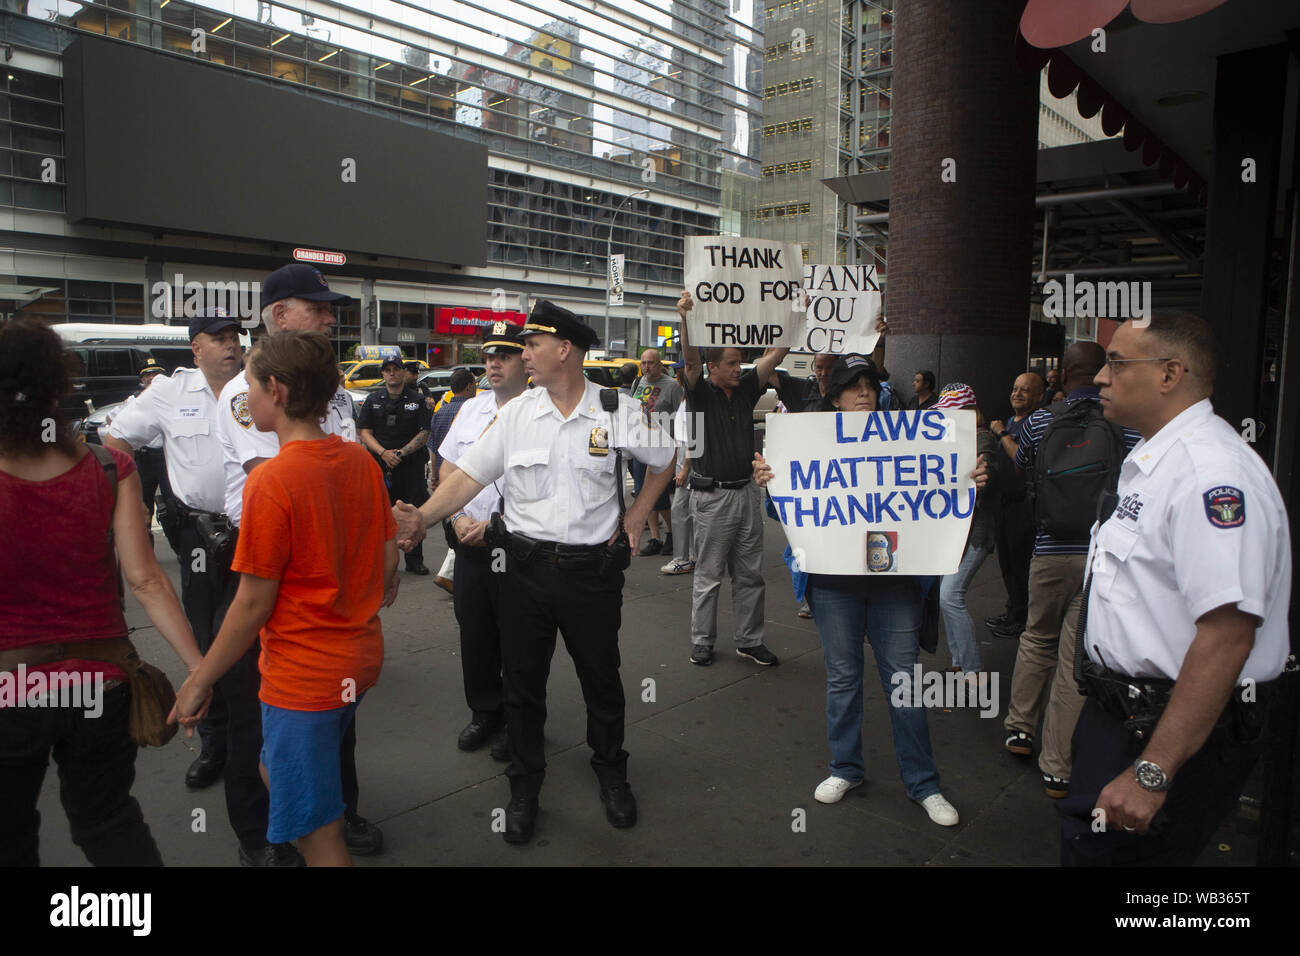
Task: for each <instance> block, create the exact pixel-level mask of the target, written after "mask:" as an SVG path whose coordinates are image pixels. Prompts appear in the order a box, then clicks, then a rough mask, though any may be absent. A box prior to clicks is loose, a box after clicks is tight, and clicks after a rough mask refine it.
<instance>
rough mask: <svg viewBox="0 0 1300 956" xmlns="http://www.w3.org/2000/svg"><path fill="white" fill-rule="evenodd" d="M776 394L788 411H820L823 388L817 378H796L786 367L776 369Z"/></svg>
mask: <svg viewBox="0 0 1300 956" xmlns="http://www.w3.org/2000/svg"><path fill="white" fill-rule="evenodd" d="M776 380H777V383H778V384H779V388H777V390H776V394H777V396H778V397H780V399H781V403H782V404H783V405H785V410H786V411H788V412H820V411H821V410H822V390H821V386H819V385H818V384H817V379H815V378H795V377H794V376H793V375H791V374H790V373H789V372H787V371H786V370H785V369H783V368H781V369H777V370H776Z"/></svg>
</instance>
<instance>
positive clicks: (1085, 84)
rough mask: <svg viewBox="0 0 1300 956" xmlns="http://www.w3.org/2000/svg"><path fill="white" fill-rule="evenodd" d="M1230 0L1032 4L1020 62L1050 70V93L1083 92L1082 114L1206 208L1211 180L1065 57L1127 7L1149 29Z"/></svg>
mask: <svg viewBox="0 0 1300 956" xmlns="http://www.w3.org/2000/svg"><path fill="white" fill-rule="evenodd" d="M1225 2H1227V0H1131V2H1130V0H1029V2H1028V3H1027V4H1026V5H1025V12H1024V14H1023V15H1022V16H1021V18H1020V36H1018V37H1017V38H1016V57H1017V59H1018V60H1019V62H1020V63H1021V65H1022V66H1024V67H1026V68H1027V69H1031V70H1034V71H1037V70H1041V69H1042V68H1043V67H1044V66H1046V67H1047V88H1048V89H1049V90H1051V91H1052V95H1053V96H1055V97H1057V98H1058V99H1064V98H1065V97H1067V96H1069V95H1070V94H1071V93H1072V92H1074V90H1075V89H1076V88H1077V89H1078V91H1079V94H1078V98H1077V101H1076V102H1077V105H1078V108H1079V113H1080V115H1082V116H1083V117H1085V118H1087V119H1091V118H1092V117H1094V116H1096V115H1097V114H1098V112H1100V113H1101V128H1102V131H1103V132H1105V134H1106V135H1107V136H1114V135H1115V134H1117V133H1118V132H1119V131H1120V130H1123V131H1124V148H1125V149H1127V150H1128V151H1129V152H1135V151H1137V150H1138V149H1141V150H1142V162H1143V163H1145V164H1146V165H1148V166H1156V167H1157V168H1158V170H1159V172H1160V175H1161V177H1162V178H1164V179H1172V180H1173V182H1174V185H1175V186H1177V187H1178V188H1179V189H1183V188H1186V189H1187V190H1188V192H1190V193H1191V194H1192V195H1194V196H1196V197H1197V198H1198V199H1199V200H1200V202H1201V203H1205V201H1206V200H1207V198H1208V197H1209V186H1208V185H1207V184H1206V182H1205V180H1203V179H1201V177H1200V176H1198V175H1197V174H1196V173H1194V172H1192V170H1191V167H1190V166H1189V165H1188V164H1187V163H1186V162H1185V161H1184V160H1183V159H1182V157H1180V156H1179V155H1178V154H1177V153H1175V152H1174V151H1173V150H1172V149H1170V148H1169V147H1168V146H1166V145H1165V144H1164V143H1162V142H1161V141H1160V140H1159V139H1158V138H1157V137H1156V136H1155V135H1154V134H1152V133H1151V131H1150V130H1148V129H1147V128H1146V127H1144V126H1143V125H1142V124H1141V123H1140V122H1138V121H1137V120H1136V119H1134V118H1133V116H1132V114H1131V113H1130V112H1129V111H1128V110H1127V109H1125V108H1124V106H1123V104H1121V103H1120V102H1119V101H1118V100H1116V99H1115V97H1113V96H1112V95H1111V94H1110V93H1108V92H1107V91H1106V90H1105V89H1103V88H1102V86H1101V84H1099V83H1097V81H1096V80H1094V79H1093V78H1092V77H1090V76H1089V75H1088V74H1087V73H1085V72H1084V71H1083V70H1082V69H1080V68H1079V66H1078V65H1077V64H1076V63H1075V62H1074V61H1072V60H1071V59H1070V58H1069V57H1067V56H1066V55H1065V54H1064V53H1063V52H1061V50H1060V49H1058V48H1059V47H1063V46H1068V45H1070V44H1071V43H1076V42H1078V41H1079V40H1083V39H1086V38H1088V37H1090V36H1092V32H1093V31H1094V30H1096V29H1097V28H1099V27H1104V26H1106V24H1108V23H1110V21H1111V20H1114V19H1115V17H1117V16H1119V15H1120V14H1121V13H1122V12H1123V11H1124V8H1125V7H1128V8H1129V10H1130V11H1131V12H1132V14H1133V15H1134V16H1135V17H1137V18H1138V19H1139V20H1143V21H1145V22H1147V23H1176V22H1177V21H1179V20H1189V19H1191V18H1192V17H1195V16H1200V15H1201V14H1202V13H1206V12H1208V11H1210V10H1213V9H1214V8H1215V7H1218V6H1221V5H1222V4H1224V3H1225Z"/></svg>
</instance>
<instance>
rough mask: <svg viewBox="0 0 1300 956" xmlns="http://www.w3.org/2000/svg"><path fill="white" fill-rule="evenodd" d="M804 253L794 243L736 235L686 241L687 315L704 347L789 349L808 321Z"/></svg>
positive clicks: (692, 331)
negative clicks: (805, 319)
mask: <svg viewBox="0 0 1300 956" xmlns="http://www.w3.org/2000/svg"><path fill="white" fill-rule="evenodd" d="M802 277H803V253H802V252H801V251H800V249H799V247H798V246H797V245H795V244H794V243H792V242H770V241H767V240H764V239H741V238H738V237H736V236H688V237H687V238H686V289H687V291H689V292H690V294H691V297H692V298H693V299H694V300H695V307H694V308H693V309H691V311H690V313H689V315H688V316H687V323H688V324H687V329H686V331H687V334H688V335H689V336H690V341H691V345H693V346H696V347H699V348H708V347H716V346H726V345H730V346H735V347H737V348H769V347H772V346H777V347H785V346H790V345H793V344H795V331H796V326H798V325H801V324H802V322H803V312H804V305H803V299H802V297H801V296H800V293H799V290H800V289H801V288H802V283H801V279H802Z"/></svg>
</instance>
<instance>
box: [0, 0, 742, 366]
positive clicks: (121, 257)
mask: <svg viewBox="0 0 1300 956" xmlns="http://www.w3.org/2000/svg"><path fill="white" fill-rule="evenodd" d="M761 15H762V14H761V11H760V10H758V9H757V5H756V3H755V2H754V0H610V2H602V0H597V2H595V3H594V4H588V3H583V4H582V5H578V4H576V3H567V2H561V0H546V2H545V3H541V2H539V3H535V4H534V3H529V2H523V0H497V2H488V0H483V2H470V0H420V2H403V0H353V2H346V0H345V2H331V3H319V2H313V3H310V4H307V3H305V2H304V3H300V4H295V3H293V2H289V3H266V2H260V0H212V2H193V0H107V2H97V3H78V2H71V0H0V43H3V44H4V45H5V48H6V50H7V51H8V60H7V63H6V64H5V65H6V67H7V69H6V70H5V72H4V73H3V74H0V76H2V77H3V81H4V84H5V86H4V92H5V95H4V96H3V97H0V216H3V217H5V218H6V219H8V220H9V221H10V223H9V228H7V229H6V230H5V231H6V233H7V234H8V236H9V238H7V239H0V313H4V314H17V313H39V314H42V315H46V316H48V317H50V318H51V319H55V320H58V319H65V320H69V321H112V322H128V323H129V322H139V321H141V320H142V319H144V320H148V319H149V316H150V313H151V309H150V302H149V298H150V292H149V290H150V289H151V287H152V285H153V281H154V280H155V279H156V278H157V277H159V276H161V277H164V278H166V279H170V277H171V276H172V275H173V274H175V273H181V274H184V275H185V276H186V278H187V279H188V278H189V277H191V276H193V277H194V278H196V279H197V280H198V281H200V282H202V281H212V280H218V281H232V280H249V281H252V280H255V279H256V278H257V277H259V276H260V275H264V274H265V272H266V271H268V269H267V268H265V267H264V266H263V264H265V265H268V266H270V267H274V264H275V263H276V262H277V261H279V262H282V261H288V257H289V254H290V252H291V251H292V249H291V247H286V246H285V245H284V244H283V243H279V242H276V241H274V237H270V236H266V237H261V236H256V235H249V234H247V233H241V234H239V235H233V236H232V235H230V234H225V235H216V234H207V233H205V232H204V230H203V226H202V219H203V217H202V215H198V216H196V217H195V224H194V226H193V227H192V228H189V227H187V228H186V230H184V231H176V230H171V229H153V228H139V227H138V226H139V224H138V223H137V224H135V226H136V227H135V228H132V227H129V226H122V225H121V224H120V223H119V224H114V225H105V224H98V223H87V222H77V221H72V220H71V218H70V214H69V206H68V196H67V181H66V178H65V171H66V169H67V168H68V165H69V163H70V162H71V163H72V164H73V165H75V159H76V157H70V156H69V155H68V139H69V137H68V135H67V130H65V115H64V113H65V111H64V105H65V104H64V96H63V82H62V77H63V72H64V71H63V69H62V66H63V63H62V58H63V53H64V51H65V49H66V48H67V46H68V44H69V43H71V42H72V41H73V40H74V39H76V38H77V37H78V36H85V35H96V36H100V37H105V38H109V39H112V40H116V41H123V42H126V43H129V44H135V45H138V46H140V47H145V48H149V49H150V50H152V51H154V52H155V54H156V55H157V56H159V57H170V58H180V59H184V60H189V61H201V62H202V63H204V64H206V65H209V66H216V67H220V68H223V69H225V70H229V71H232V73H235V74H238V75H240V76H242V77H245V78H248V79H249V80H251V81H255V82H257V83H259V84H264V85H267V86H270V87H274V88H278V89H288V90H293V91H295V92H296V93H299V94H301V95H302V96H305V97H308V98H310V99H312V100H313V101H320V102H326V103H329V104H332V105H334V106H337V107H338V108H340V109H349V110H358V111H364V112H367V113H369V114H371V115H374V116H380V117H385V118H388V119H390V120H392V121H394V122H396V123H401V124H404V125H407V126H413V127H417V128H423V129H427V130H429V131H430V132H431V133H436V134H441V135H442V136H448V137H453V138H456V139H459V140H464V141H468V142H472V143H475V144H481V145H482V146H483V147H486V151H487V169H486V172H485V176H486V183H485V184H484V185H485V194H486V196H487V201H486V208H484V209H483V210H482V217H483V218H484V219H485V220H486V231H487V236H486V248H484V249H480V250H473V251H472V253H471V254H470V255H469V257H468V258H467V259H465V260H464V261H462V262H461V263H445V262H429V261H422V260H420V259H418V258H402V257H400V256H394V255H391V254H385V255H374V254H366V253H367V252H368V251H369V250H366V249H359V250H352V249H343V250H339V251H343V252H346V253H347V262H346V264H345V265H342V266H338V267H334V266H324V267H323V269H324V271H325V272H326V274H327V275H328V276H329V277H330V280H331V285H332V286H337V287H339V288H341V289H342V290H343V291H346V292H349V293H350V294H352V295H354V296H355V301H354V302H353V303H352V304H351V305H350V306H349V307H348V308H346V309H344V310H343V311H342V313H341V314H340V323H339V326H338V327H337V330H336V335H337V337H338V340H339V348H340V354H343V352H344V350H345V349H346V348H347V347H348V346H349V345H350V344H351V343H356V342H361V341H377V340H383V341H387V340H390V339H392V340H397V339H394V337H393V333H394V330H404V333H405V334H402V335H401V336H400V341H402V342H403V343H404V344H408V345H410V346H411V348H409V349H408V351H413V352H415V353H416V354H421V356H422V357H423V351H422V349H423V347H424V346H426V343H425V341H424V338H425V337H426V336H427V338H428V339H429V342H428V343H427V346H428V350H429V355H430V358H431V360H432V361H433V362H435V363H436V364H445V363H447V362H450V361H454V360H456V358H458V357H459V356H460V352H461V348H460V346H461V344H462V341H466V340H464V339H456V338H454V337H452V336H451V335H449V334H440V333H439V332H438V331H437V326H438V322H437V316H438V314H439V312H440V310H444V309H447V308H468V309H479V310H489V309H492V310H501V309H505V310H513V309H517V308H518V307H519V306H520V305H521V304H522V303H523V299H522V298H521V297H522V296H525V295H527V296H531V297H532V298H533V299H536V298H550V299H552V300H554V301H557V302H559V303H560V304H563V305H565V306H567V307H569V308H573V309H574V310H575V311H578V312H579V313H580V314H583V315H585V316H587V317H588V319H589V320H592V321H593V322H596V323H597V324H599V316H600V315H601V314H602V313H603V310H604V288H605V274H606V244H607V242H609V243H610V244H611V247H612V251H613V252H615V253H622V254H624V255H625V256H626V299H625V305H624V306H622V307H614V309H613V310H612V313H613V315H614V317H615V324H614V327H613V332H612V334H611V339H612V340H627V339H634V338H637V337H638V336H637V335H636V331H635V330H636V328H637V322H636V321H635V320H636V319H637V318H639V316H640V315H641V313H642V303H643V302H644V303H645V306H644V311H645V314H646V315H647V317H648V319H649V323H648V324H650V325H652V326H653V325H658V324H662V323H664V322H666V321H670V320H672V319H674V318H675V315H676V313H675V310H674V309H673V307H672V303H673V302H674V301H675V300H676V297H677V294H678V290H679V289H680V288H681V282H682V273H683V246H684V243H683V240H684V237H686V236H688V235H698V234H709V233H716V232H719V231H721V230H722V229H723V228H724V223H725V224H726V225H727V226H731V227H734V226H735V225H737V224H739V223H744V222H745V221H747V219H748V215H747V213H748V212H749V211H748V210H744V211H742V210H740V209H736V208H732V209H728V208H726V207H725V206H724V197H727V198H728V200H729V201H733V202H735V201H739V200H738V199H737V198H736V197H741V196H748V195H749V193H748V192H746V190H745V189H744V188H737V187H736V183H738V182H739V183H745V182H751V181H756V180H757V179H758V177H759V172H760V171H759V163H758V144H759V142H760V141H761V138H762V137H761V132H760V131H761V126H762V119H761V109H762V105H763V103H762V88H761V82H762V79H761V77H762V72H761V71H762V68H763V56H764V47H763V42H762V37H761V34H760V33H759V32H758V29H757V21H758V20H759V19H761ZM263 88H265V87H263ZM124 106H125V105H124ZM204 117H205V104H204V103H202V102H195V103H194V104H193V109H192V110H190V111H187V112H186V115H183V116H157V117H148V122H149V123H151V124H152V123H158V124H164V125H165V126H166V127H167V129H168V135H169V141H171V142H174V144H175V150H176V151H175V154H174V155H173V156H171V157H170V158H169V160H170V161H171V162H174V163H178V164H184V163H186V148H185V147H186V130H187V129H192V128H194V127H195V125H196V124H202V123H204ZM257 134H258V131H257V130H253V129H232V130H231V131H230V135H231V137H235V138H242V139H243V140H244V141H245V142H246V146H247V148H249V149H256V148H257ZM321 135H322V140H321V142H322V145H323V144H324V143H326V142H328V137H329V133H328V131H327V130H322V134H321ZM157 160H158V157H152V158H150V160H149V161H157ZM142 161H143V158H142ZM428 175H429V177H431V178H433V177H437V176H438V175H439V172H438V169H437V168H436V164H435V165H433V166H432V167H431V168H429V170H428ZM478 186H479V184H469V186H468V188H471V189H477V188H478ZM195 188H196V191H201V189H202V184H201V183H196V184H195ZM391 189H392V190H393V191H394V192H395V193H397V194H399V195H400V194H401V192H402V191H405V190H419V189H420V184H419V182H418V181H416V182H394V183H392V184H391ZM641 190H646V191H647V193H646V194H644V195H639V196H635V197H633V194H635V193H638V192H639V191H641ZM629 197H632V198H629ZM443 227H448V228H454V224H442V223H437V222H431V223H429V228H430V229H436V228H443ZM732 231H740V230H736V229H734V228H733V229H732ZM309 239H310V237H304V242H303V244H304V245H310V242H309V241H308V240H309ZM503 303H504V304H503ZM628 320H633V321H628ZM444 324H445V323H444ZM625 329H626V330H627V332H628V334H625ZM385 330H387V332H385ZM627 344H628V346H630V345H631V344H632V342H631V341H628V342H627ZM434 349H437V351H436V352H435V351H433V350H434Z"/></svg>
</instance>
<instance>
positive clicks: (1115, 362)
mask: <svg viewBox="0 0 1300 956" xmlns="http://www.w3.org/2000/svg"><path fill="white" fill-rule="evenodd" d="M1176 361H1179V360H1178V359H1175V358H1174V357H1173V356H1172V355H1171V356H1168V357H1167V358H1140V359H1113V358H1108V359H1106V365H1107V367H1108V368H1114V367H1115V366H1116V365H1128V364H1130V363H1132V362H1176ZM1184 368H1186V366H1184ZM1189 371H1190V370H1189Z"/></svg>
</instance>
